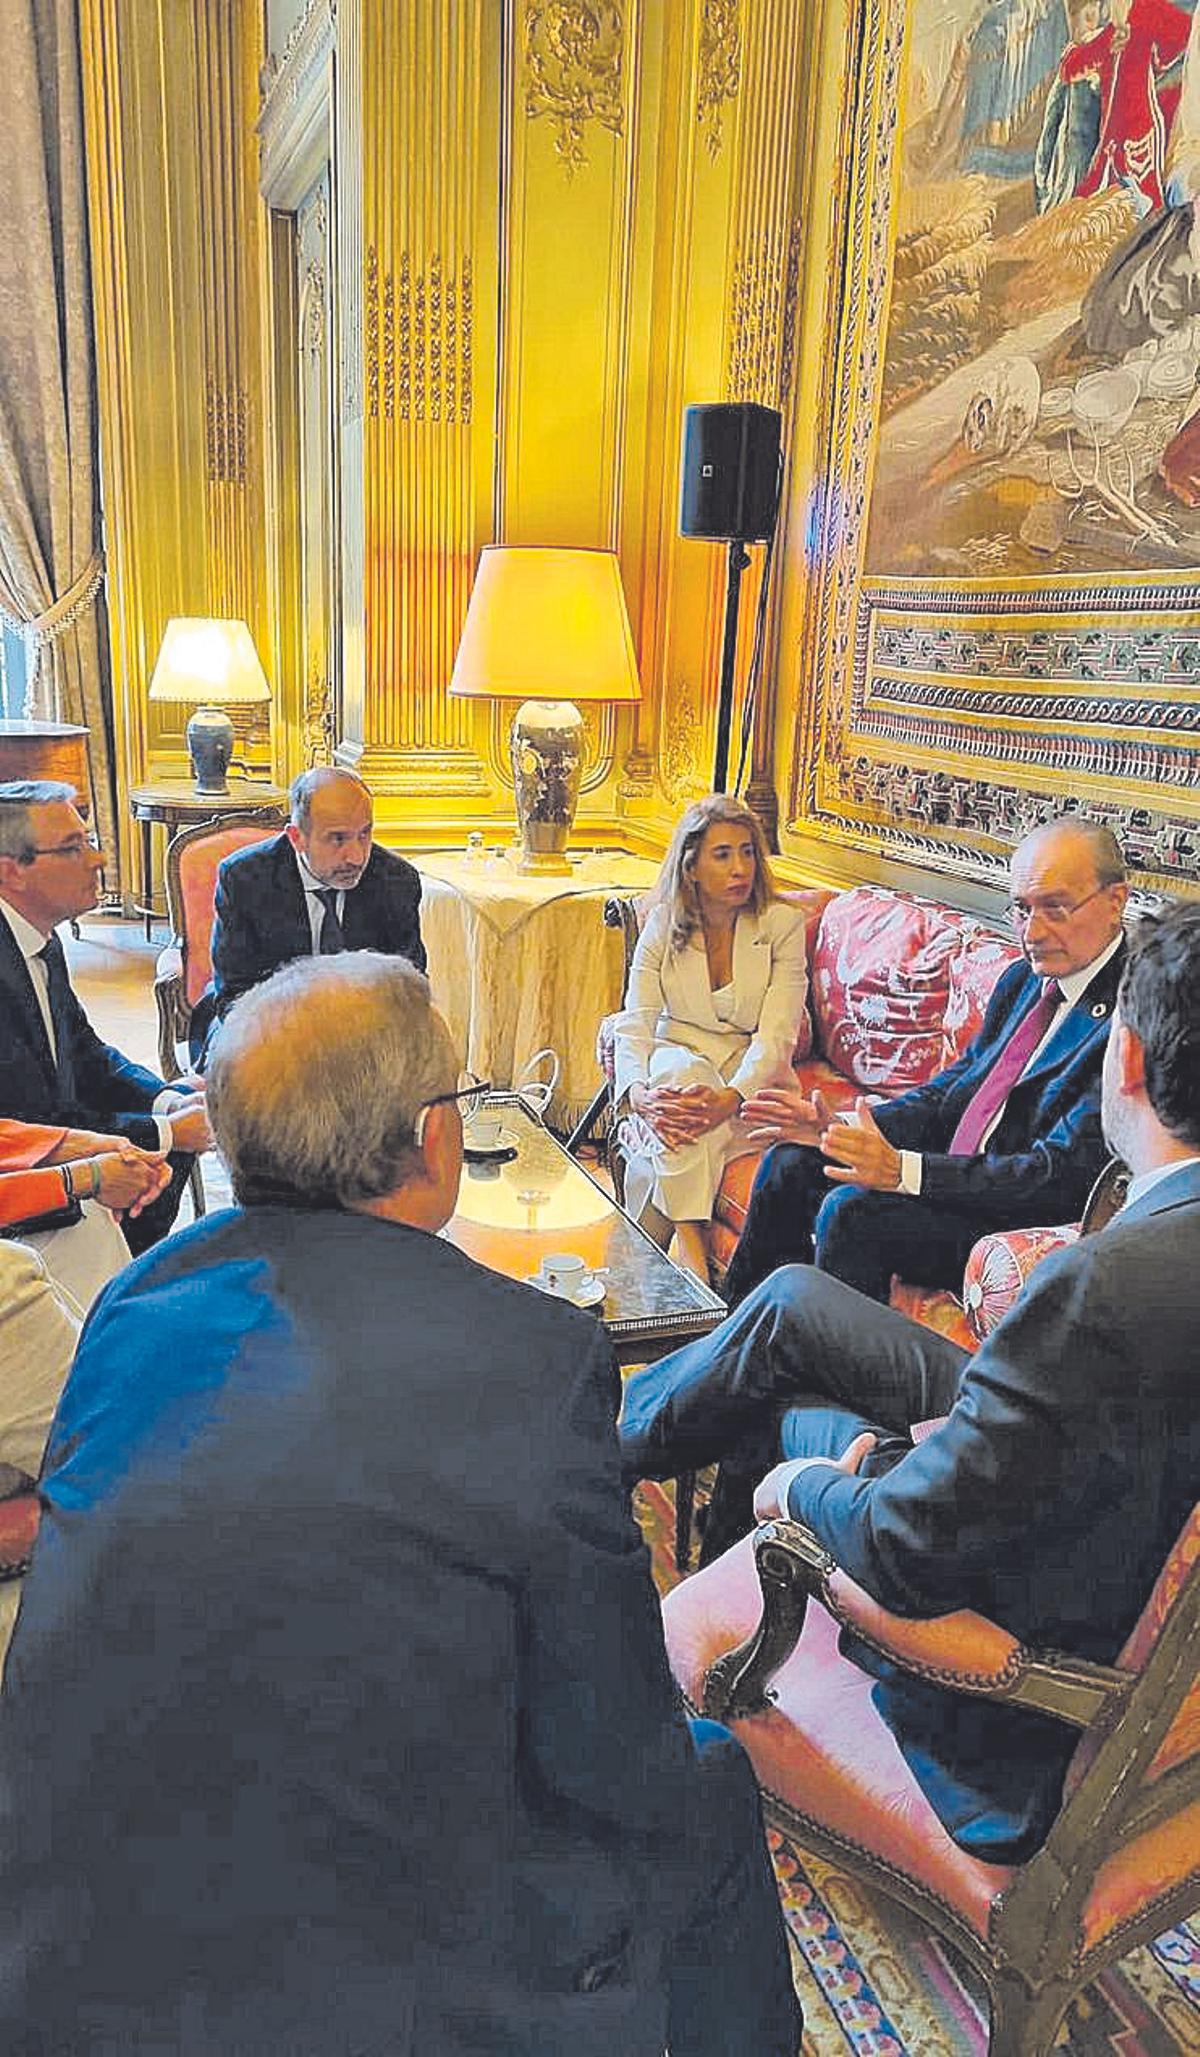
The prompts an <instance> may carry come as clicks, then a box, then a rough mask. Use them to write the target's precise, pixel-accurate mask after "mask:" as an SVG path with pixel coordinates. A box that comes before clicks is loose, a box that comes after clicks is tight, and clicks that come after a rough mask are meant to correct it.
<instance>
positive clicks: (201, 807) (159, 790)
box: [129, 778, 288, 942]
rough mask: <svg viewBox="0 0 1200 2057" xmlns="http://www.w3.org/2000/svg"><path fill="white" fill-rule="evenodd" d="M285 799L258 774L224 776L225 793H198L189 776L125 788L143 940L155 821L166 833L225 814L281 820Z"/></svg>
mask: <svg viewBox="0 0 1200 2057" xmlns="http://www.w3.org/2000/svg"><path fill="white" fill-rule="evenodd" d="M287 798H288V796H287V792H286V790H285V788H284V787H283V786H269V785H264V784H263V783H262V781H261V780H259V779H239V778H233V779H230V781H229V791H228V792H227V793H198V792H197V791H196V788H195V785H194V784H193V782H192V780H191V779H156V780H155V782H154V784H153V785H147V786H132V787H131V788H130V792H129V808H130V812H131V814H132V815H133V818H134V820H135V821H136V822H139V823H140V824H141V831H142V876H141V888H142V896H141V905H140V906H139V907H138V909H137V912H138V913H139V914H140V915H141V916H142V917H143V919H144V921H145V924H146V941H147V942H149V941H150V939H151V931H152V929H153V925H154V922H155V920H156V919H158V917H157V916H156V913H155V909H154V902H153V898H152V895H153V889H154V872H153V848H152V837H153V833H154V824H155V822H156V821H158V822H161V823H162V825H163V827H164V828H165V829H166V831H167V835H168V837H170V836H173V835H174V833H175V831H176V829H177V828H182V827H184V826H185V825H190V824H191V823H192V822H199V821H220V819H221V818H222V816H223V815H226V814H274V815H277V816H278V817H279V819H280V820H281V821H282V820H283V818H284V814H285V812H286V808H287Z"/></svg>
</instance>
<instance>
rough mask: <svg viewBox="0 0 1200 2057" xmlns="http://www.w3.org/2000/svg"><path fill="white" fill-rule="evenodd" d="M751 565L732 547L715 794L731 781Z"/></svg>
mask: <svg viewBox="0 0 1200 2057" xmlns="http://www.w3.org/2000/svg"><path fill="white" fill-rule="evenodd" d="M749 562H750V553H749V551H748V550H747V549H746V546H745V544H744V543H740V542H736V541H735V542H731V543H730V545H729V569H728V573H727V576H726V582H725V640H724V642H723V643H722V645H721V686H720V696H719V698H718V701H717V750H716V756H715V757H714V759H713V792H714V793H724V792H725V791H726V790H727V787H728V781H729V731H730V728H731V727H732V724H733V673H734V667H735V665H736V662H737V634H738V607H739V605H740V602H741V597H742V573H743V572H744V571H745V570H746V567H747V566H748V564H749Z"/></svg>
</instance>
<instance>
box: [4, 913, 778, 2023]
mask: <svg viewBox="0 0 1200 2057" xmlns="http://www.w3.org/2000/svg"><path fill="white" fill-rule="evenodd" d="M455 1073H456V1064H455V1059H454V1055H453V1052H452V1049H451V1046H450V1040H449V1037H448V1035H447V1033H446V1030H445V1027H444V1025H443V1024H442V1022H441V1020H440V1019H439V1017H438V1016H437V1015H436V1014H435V1013H434V1011H433V1009H432V1007H431V1006H430V1004H429V989H428V986H427V984H426V981H425V980H424V979H423V978H422V977H421V976H420V974H418V973H417V972H415V971H413V969H412V968H411V966H410V965H408V964H405V963H404V962H403V961H402V960H400V959H398V958H385V957H381V956H379V955H377V954H375V953H373V952H362V953H355V954H352V955H345V956H341V957H338V958H336V959H334V960H333V961H330V962H326V961H322V960H309V961H307V962H303V963H296V964H293V965H290V966H288V967H286V968H285V969H284V970H283V971H281V972H279V973H277V974H276V975H275V976H274V977H273V978H272V979H270V980H268V981H267V982H266V983H265V984H264V985H263V986H262V987H260V988H259V989H258V990H257V991H256V992H254V993H252V994H250V995H248V996H247V998H246V999H245V1000H244V1001H243V1002H242V1003H241V1004H240V1006H239V1007H238V1008H237V1009H236V1010H235V1012H234V1013H233V1014H232V1015H231V1017H230V1019H229V1021H228V1022H227V1024H226V1026H225V1028H224V1030H223V1031H222V1035H221V1039H220V1042H219V1043H218V1046H217V1049H216V1051H215V1053H214V1057H213V1066H212V1071H211V1074H210V1080H209V1098H210V1102H211V1106H212V1119H213V1126H214V1130H215V1132H216V1135H217V1138H218V1141H219V1144H220V1147H221V1150H222V1153H223V1155H224V1157H225V1159H226V1161H227V1163H228V1165H229V1168H230V1173H231V1176H232V1180H233V1186H234V1191H235V1193H236V1194H237V1196H238V1199H239V1201H240V1202H241V1205H240V1207H239V1208H238V1209H236V1210H234V1211H233V1212H226V1213H222V1214H218V1215H215V1216H209V1217H208V1219H207V1220H206V1221H204V1222H202V1223H199V1224H197V1225H196V1226H195V1227H193V1228H191V1229H189V1230H185V1231H184V1232H183V1234H182V1235H180V1236H176V1237H173V1238H172V1239H171V1241H170V1242H169V1243H167V1244H166V1245H164V1247H163V1248H162V1249H161V1250H158V1251H155V1252H153V1253H151V1255H150V1256H148V1257H146V1258H144V1259H143V1260H142V1261H141V1262H140V1263H139V1264H136V1265H134V1266H132V1267H131V1269H130V1270H129V1271H128V1272H126V1273H125V1274H124V1276H123V1277H122V1278H121V1279H118V1280H116V1281H115V1282H114V1284H113V1285H112V1287H110V1288H109V1290H108V1292H107V1293H106V1295H105V1296H104V1298H103V1299H102V1300H101V1301H100V1302H99V1303H98V1305H97V1308H96V1310H95V1312H94V1314H93V1316H92V1318H91V1320H90V1323H89V1325H88V1328H87V1330H86V1332H85V1334H84V1337H83V1339H82V1342H81V1345H80V1349H79V1354H78V1356H77V1358H76V1361H75V1366H74V1369H73V1371H72V1374H71V1378H70V1381H69V1383H68V1387H67V1390H66V1393H65V1394H64V1397H63V1400H62V1403H61V1406H60V1411H59V1414H58V1417H57V1422H56V1426H55V1430H54V1432H53V1435H52V1440H51V1447H50V1449H49V1452H48V1454H47V1459H46V1464H45V1468H44V1472H43V1479H42V1493H43V1502H44V1514H43V1520H42V1530H41V1536H40V1539H39V1543H38V1547H37V1551H36V1555H35V1560H34V1564H33V1569H32V1572H31V1574H30V1576H29V1578H28V1580H27V1583H26V1589H25V1593H24V1596H23V1600H22V1607H21V1614H20V1618H19V1623H18V1628H17V1632H16V1636H15V1639H14V1644H13V1647H12V1650H11V1652H10V1656H9V1664H8V1671H7V1675H6V1680H5V1689H4V1696H3V1699H2V1700H0V1822H2V1823H3V1834H2V1835H0V1903H2V1904H3V1906H4V1908H5V1921H4V1924H3V1932H2V1933H0V2048H3V2049H5V2050H16V2049H18V2048H20V2047H23V2046H24V2045H23V2037H25V2036H27V2033H28V2030H29V2024H30V2023H35V2024H36V2026H37V2034H38V2037H39V2038H42V2039H44V2040H40V2041H39V2044H38V2047H39V2048H43V2049H45V2050H46V2051H50V2050H58V2049H60V2048H61V2049H64V2050H65V2049H67V2048H70V2049H72V2050H82V2049H84V2048H87V2049H92V2048H93V2047H94V2048H96V2049H100V2048H103V2049H106V2050H108V2049H112V2050H116V2049H122V2050H126V2049H133V2048H138V2049H142V2048H145V2049H149V2048H150V2047H151V2046H153V2047H154V2048H155V2049H160V2048H161V2049H164V2050H166V2049H169V2050H170V2051H171V2052H172V2053H173V2057H211V2053H212V2052H214V2051H219V2050H228V2051H232V2050H233V2049H234V2048H235V2047H236V2048H237V2049H238V2050H245V2051H248V2052H249V2051H253V2052H254V2057H271V2053H278V2057H283V2053H285V2052H286V2053H287V2057H350V2053H352V2052H353V2053H358V2052H366V2051H373V2052H374V2051H379V2052H382V2051H384V2050H395V2051H397V2052H399V2051H401V2050H406V2051H407V2050H413V2051H422V2052H424V2051H428V2052H430V2053H433V2052H437V2053H438V2057H453V2053H454V2052H457V2051H462V2052H464V2053H465V2052H467V2051H479V2050H484V2049H488V2050H497V2051H500V2050H505V2051H514V2052H515V2051H530V2052H532V2051H535V2050H537V2051H571V2052H574V2053H578V2057H601V2053H603V2057H611V2053H614V2052H619V2053H620V2057H662V2052H663V2049H664V2045H665V2044H666V2043H667V2042H668V2041H669V2043H670V2048H671V2051H672V2057H700V2053H703V2057H709V2053H711V2057H793V2053H794V2051H795V2048H796V2044H797V2041H798V2034H799V2020H798V2016H797V2013H796V2009H795V2001H794V1996H793V1994H792V1988H791V1979H790V1975H789V1970H788V1962H787V1948H786V1942H785V1938H784V1935H783V1930H782V1925H781V1917H780V1910H779V1903H778V1898H777V1895H776V1892H775V1887H774V1882H773V1879H772V1876H771V1872H770V1866H769V1863H768V1860H767V1855H766V1847H765V1842H764V1839H763V1836H762V1830H761V1822H760V1819H759V1815H758V1806H757V1796H756V1792H755V1788H754V1781H753V1777H752V1775H751V1773H750V1771H749V1766H748V1764H747V1763H746V1760H745V1759H744V1758H743V1756H742V1753H741V1751H740V1749H739V1748H738V1746H737V1745H736V1744H735V1743H734V1742H733V1740H732V1738H731V1737H729V1736H728V1735H727V1734H726V1732H725V1731H724V1730H722V1729H717V1728H715V1727H714V1726H713V1725H711V1724H710V1725H708V1727H707V1731H706V1733H705V1734H704V1735H702V1737H701V1738H700V1745H701V1747H697V1746H696V1745H695V1744H694V1743H693V1739H692V1737H691V1736H690V1734H689V1729H688V1725H687V1723H686V1721H685V1720H684V1718H683V1715H682V1712H681V1711H680V1709H679V1706H678V1704H677V1701H676V1699H675V1696H674V1693H673V1689H672V1686H671V1681H670V1676H669V1672H668V1669H667V1665H666V1658H665V1652H664V1650H663V1645H662V1635H661V1627H660V1623H659V1617H658V1609H657V1604H656V1600H655V1595H654V1589H653V1585H652V1583H651V1580H650V1576H649V1569H648V1562H647V1558H646V1553H645V1550H644V1548H643V1547H642V1544H641V1541H640V1539H639V1536H638V1533H637V1529H636V1526H635V1524H634V1522H633V1520H632V1517H631V1515H630V1512H629V1504H628V1499H627V1496H626V1495H625V1493H624V1491H623V1490H622V1487H621V1482H620V1475H619V1467H618V1461H617V1447H616V1435H615V1427H614V1423H615V1416H616V1409H617V1400H618V1393H619V1380H618V1377H617V1373H616V1370H615V1368H614V1365H613V1360H612V1353H611V1350H610V1348H609V1346H608V1343H607V1339H606V1337H605V1332H604V1329H603V1327H602V1326H601V1325H600V1324H599V1323H598V1322H597V1320H596V1319H595V1318H594V1317H593V1316H589V1315H587V1314H584V1313H582V1312H581V1311H579V1310H577V1309H574V1308H570V1307H567V1306H564V1305H562V1304H561V1303H554V1302H551V1301H548V1300H547V1299H546V1298H545V1296H544V1295H542V1294H539V1293H537V1292H535V1291H534V1290H533V1289H532V1288H531V1287H529V1286H526V1285H524V1284H518V1283H516V1282H515V1281H513V1280H510V1279H507V1278H502V1277H499V1276H498V1275H496V1274H495V1273H492V1272H489V1271H485V1270H483V1269H482V1268H481V1267H480V1266H478V1265H476V1264H474V1263H472V1262H471V1261H470V1259H468V1258H467V1257H465V1256H463V1255H462V1254H461V1253H460V1252H459V1251H458V1250H456V1249H454V1248H453V1246H452V1245H451V1244H449V1243H447V1242H444V1241H442V1240H441V1239H440V1238H439V1237H438V1235H437V1233H436V1231H437V1230H438V1229H439V1228H440V1227H441V1226H442V1225H443V1224H444V1223H445V1221H446V1220H447V1219H448V1217H449V1216H450V1214H451V1212H452V1211H453V1209H454V1206H455V1204H456V1200H457V1195H458V1187H459V1178H460V1171H461V1165H462V1122H461V1118H460V1112H459V1106H458V1101H459V1099H460V1097H461V1096H460V1094H458V1093H456V1091H455Z"/></svg>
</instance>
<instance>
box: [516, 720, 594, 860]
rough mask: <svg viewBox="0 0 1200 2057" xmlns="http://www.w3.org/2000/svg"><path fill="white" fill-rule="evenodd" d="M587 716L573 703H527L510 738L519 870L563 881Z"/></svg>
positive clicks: (581, 768) (576, 802) (575, 804)
mask: <svg viewBox="0 0 1200 2057" xmlns="http://www.w3.org/2000/svg"><path fill="white" fill-rule="evenodd" d="M583 735H584V729H583V716H582V714H581V713H580V712H579V709H578V707H576V706H575V704H574V702H573V701H571V700H525V701H523V702H522V704H521V706H520V707H518V709H517V711H516V714H515V715H514V716H513V725H512V730H511V733H510V735H509V748H510V750H511V752H512V771H513V787H514V790H515V793H516V801H517V823H518V826H519V827H520V831H521V857H520V861H519V863H518V865H517V870H518V871H520V872H536V873H540V874H541V875H542V876H543V877H544V876H546V875H549V876H551V877H559V878H561V877H562V876H563V875H564V874H565V873H567V872H569V871H570V869H571V867H570V864H569V863H568V861H567V843H568V841H569V839H570V834H571V829H572V826H573V824H574V820H575V809H576V806H577V805H578V801H579V783H580V778H581V775H582V771H583Z"/></svg>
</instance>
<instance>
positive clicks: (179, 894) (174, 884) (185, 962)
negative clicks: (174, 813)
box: [154, 812, 283, 1079]
mask: <svg viewBox="0 0 1200 2057" xmlns="http://www.w3.org/2000/svg"><path fill="white" fill-rule="evenodd" d="M282 820H283V816H282V814H280V813H278V812H276V813H274V814H263V813H254V814H223V815H222V816H221V817H220V819H219V820H214V821H202V822H199V823H198V824H197V825H196V826H195V827H193V828H186V829H181V830H180V832H179V834H178V835H177V836H173V837H172V838H171V841H170V843H169V844H168V846H167V861H166V885H167V915H168V919H169V921H170V924H171V941H170V942H169V943H168V944H167V946H166V948H165V949H164V950H161V951H160V952H159V957H158V962H157V964H156V965H155V967H154V999H155V1004H156V1006H157V1008H158V1062H159V1069H160V1071H161V1073H162V1075H163V1077H164V1078H165V1079H174V1078H180V1077H181V1076H182V1074H183V1069H184V1067H183V1066H182V1065H181V1064H180V1062H179V1056H178V1051H177V1045H178V1044H180V1043H183V1044H185V1045H186V1043H187V1040H188V1031H189V1029H190V1027H191V1021H192V1013H193V1010H194V1008H195V1006H196V1003H197V1001H198V1000H199V998H200V996H201V994H202V993H203V991H204V989H205V987H206V986H207V984H208V982H209V979H210V978H211V976H212V925H213V905H214V902H215V900H216V893H217V872H218V870H219V869H220V866H221V862H222V860H223V859H224V858H226V857H228V856H229V854H230V852H231V851H233V850H243V849H245V847H246V845H247V844H248V843H261V842H263V841H264V840H265V839H266V837H268V836H273V835H275V834H276V833H277V831H278V829H279V826H280V824H281V822H282Z"/></svg>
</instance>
